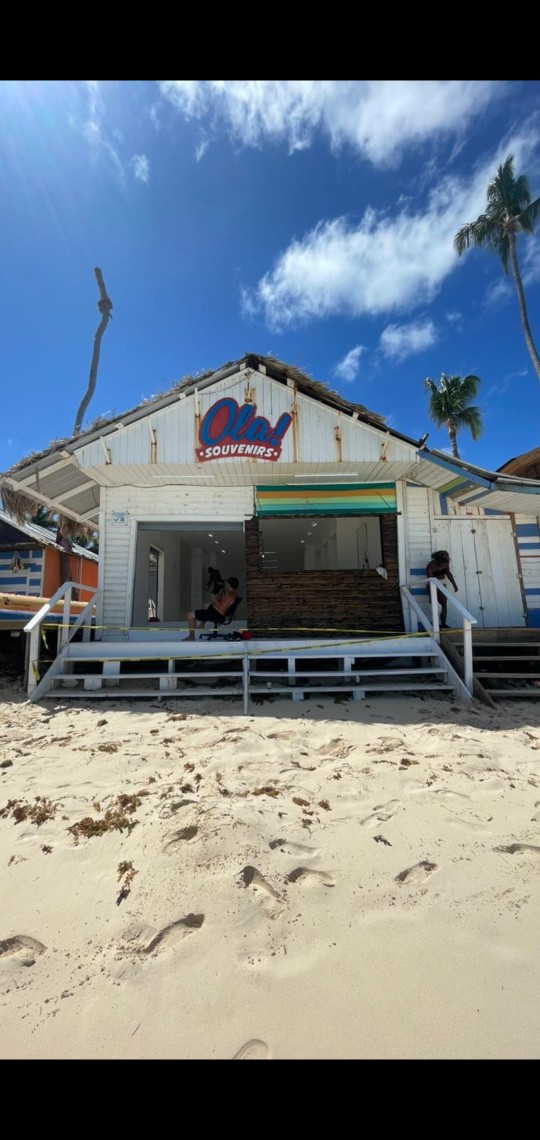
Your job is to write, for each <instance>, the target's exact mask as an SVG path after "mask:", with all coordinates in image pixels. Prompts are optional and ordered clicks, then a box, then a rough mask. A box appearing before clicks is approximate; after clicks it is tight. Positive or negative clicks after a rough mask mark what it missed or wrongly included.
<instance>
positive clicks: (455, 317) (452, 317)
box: [446, 309, 463, 325]
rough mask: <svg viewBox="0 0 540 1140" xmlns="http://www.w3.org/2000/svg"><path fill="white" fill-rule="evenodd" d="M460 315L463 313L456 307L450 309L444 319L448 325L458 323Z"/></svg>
mask: <svg viewBox="0 0 540 1140" xmlns="http://www.w3.org/2000/svg"><path fill="white" fill-rule="evenodd" d="M462 316H463V314H462V313H460V312H458V310H457V309H450V312H448V313H447V314H446V319H447V321H448V324H449V325H459V323H460V321H461V318H462Z"/></svg>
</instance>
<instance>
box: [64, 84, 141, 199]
mask: <svg viewBox="0 0 540 1140" xmlns="http://www.w3.org/2000/svg"><path fill="white" fill-rule="evenodd" d="M82 83H83V85H84V90H85V92H86V97H87V111H86V117H85V118H84V119H83V120H82V121H80V120H77V119H75V118H72V120H71V123H72V126H74V127H75V129H76V130H79V131H80V133H81V134H82V136H83V138H84V139H86V142H87V143H88V146H89V148H90V154H91V156H92V159H93V160H94V161H95V162H102V163H105V165H106V166H107V167H108V169H109V170H110V172H111V173H112V174H113V175H114V177H115V178H116V180H117V182H118V183H119V184H120V186H124V185H125V182H126V171H128V170H131V173H132V175H133V177H134V178H135V179H136V181H138V182H145V183H146V182H148V181H149V179H150V163H149V161H148V159H147V157H146V155H145V154H134V155H132V156H131V158H128V156H127V155H126V154H125V147H124V146H123V139H122V135H121V133H120V132H119V131H118V130H117V129H116V128H115V127H114V124H111V122H110V121H109V119H110V115H109V114H108V111H107V107H106V103H105V98H104V93H103V84H102V81H101V80H99V79H85V80H83V81H82Z"/></svg>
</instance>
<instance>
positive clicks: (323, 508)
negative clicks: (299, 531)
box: [255, 483, 397, 518]
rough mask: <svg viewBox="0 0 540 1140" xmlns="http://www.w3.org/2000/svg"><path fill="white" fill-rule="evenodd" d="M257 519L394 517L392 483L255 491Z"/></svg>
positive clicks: (395, 508) (264, 488)
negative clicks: (315, 516)
mask: <svg viewBox="0 0 540 1140" xmlns="http://www.w3.org/2000/svg"><path fill="white" fill-rule="evenodd" d="M255 490H256V512H257V515H258V517H259V518H262V517H264V516H270V515H273V516H274V517H275V516H276V515H383V514H395V512H396V510H397V506H396V485H395V483H345V484H342V485H341V486H340V487H335V486H334V487H332V486H329V485H328V484H324V483H321V484H316V485H315V486H303V485H301V486H299V487H268V486H266V487H256V489H255Z"/></svg>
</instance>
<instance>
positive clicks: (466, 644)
mask: <svg viewBox="0 0 540 1140" xmlns="http://www.w3.org/2000/svg"><path fill="white" fill-rule="evenodd" d="M463 664H464V674H465V675H464V681H465V684H466V686H467V689H468V690H469V693H470V694H471V697H472V696H473V690H474V672H473V651H472V624H471V622H470V621H469V619H468V618H463Z"/></svg>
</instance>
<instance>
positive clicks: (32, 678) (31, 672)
mask: <svg viewBox="0 0 540 1140" xmlns="http://www.w3.org/2000/svg"><path fill="white" fill-rule="evenodd" d="M74 590H77V591H78V592H79V593H85V594H90V595H91V597H90V600H89V602H88V603H87V604H86V606H84V608H83V609H82V610H81V612H80V613H79V614H78V615H77V618H76V619H75V620H74V621H73V620H72V618H73V615H72V613H71V605H72V600H73V591H74ZM98 597H99V591H98V589H97V586H85V585H84V584H83V583H82V582H64V583H63V584H62V585H61V586H59V588H58V590H57V591H56V593H55V594H53V596H52V598H49V601H48V602H45V605H44V606H42V607H41V609H40V610H38V611H37V613H35V614H34V616H33V617H32V618H30V621H29V622H28V623H27V624H26V625H25V627H24V632H25V633H29V634H30V646H29V651H28V687H27V691H28V694H29V695H30V694H31V693H33V692H34V690H35V689H36V688H37V686H38V684H39V648H40V640H41V626H42V624H43V622H44V621H45V618H46V617H47V615H48V614H50V612H51V610H52V609H54V607H55V606H56V605H58V603H59V602H61V601H62V599H63V601H64V605H63V610H62V615H61V621H60V622H59V623H58V646H57V650H58V654H60V653H61V652H62V650H63V649H65V647H66V645H67V644H68V642H69V641H71V639H72V637H73V634H74V633H76V632H77V630H78V629H80V627H81V625H83V623H85V622H86V623H87V624H85V625H84V629H83V641H89V640H90V630H91V625H92V615H93V612H94V607H95V604H96V602H97V600H98ZM87 619H89V620H88V621H87Z"/></svg>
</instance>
